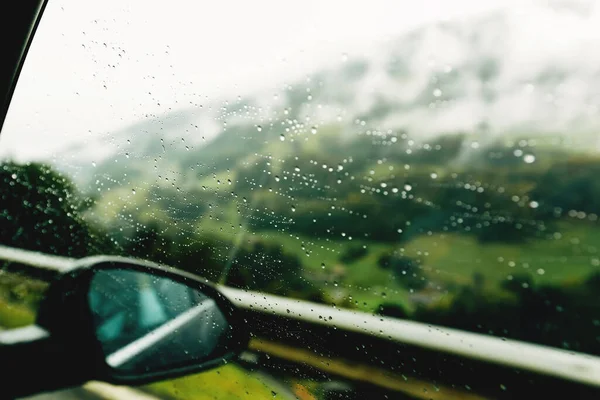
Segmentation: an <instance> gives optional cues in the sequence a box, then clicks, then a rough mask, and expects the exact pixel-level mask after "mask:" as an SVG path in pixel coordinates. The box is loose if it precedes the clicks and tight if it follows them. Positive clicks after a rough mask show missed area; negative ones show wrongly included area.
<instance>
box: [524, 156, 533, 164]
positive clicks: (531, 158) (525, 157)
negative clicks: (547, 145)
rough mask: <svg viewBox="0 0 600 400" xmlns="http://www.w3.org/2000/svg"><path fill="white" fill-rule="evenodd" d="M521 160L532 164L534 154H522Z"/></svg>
mask: <svg viewBox="0 0 600 400" xmlns="http://www.w3.org/2000/svg"><path fill="white" fill-rule="evenodd" d="M523 161H525V163H527V164H532V163H533V162H535V156H534V155H533V154H525V155H524V156H523Z"/></svg>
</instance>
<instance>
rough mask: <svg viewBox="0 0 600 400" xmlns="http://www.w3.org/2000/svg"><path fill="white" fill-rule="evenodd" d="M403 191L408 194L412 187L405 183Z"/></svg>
mask: <svg viewBox="0 0 600 400" xmlns="http://www.w3.org/2000/svg"><path fill="white" fill-rule="evenodd" d="M404 190H406V191H407V192H410V191H411V190H412V186H411V185H409V184H408V183H407V184H406V185H404Z"/></svg>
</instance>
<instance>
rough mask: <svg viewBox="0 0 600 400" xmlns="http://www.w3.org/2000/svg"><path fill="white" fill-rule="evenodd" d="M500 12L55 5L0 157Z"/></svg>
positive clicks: (44, 150) (305, 4)
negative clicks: (413, 32)
mask: <svg viewBox="0 0 600 400" xmlns="http://www.w3.org/2000/svg"><path fill="white" fill-rule="evenodd" d="M507 3H508V2H507V1H496V0H489V1H480V0H452V1H448V0H423V1H419V2H415V1H398V0H391V1H372V0H371V1H368V2H367V1H347V0H345V1H332V0H328V1H322V0H315V1H311V0H302V1H279V0H273V1H224V0H219V1H211V2H204V1H183V0H171V1H148V0H130V1H123V0H103V1H98V0H93V1H88V0H50V1H49V5H48V7H47V9H46V12H45V15H44V17H43V19H42V22H41V24H40V27H39V29H38V32H37V35H36V37H35V39H34V42H33V45H32V47H31V50H30V52H29V56H28V59H27V62H26V64H25V67H24V69H23V71H22V74H21V78H20V81H19V85H18V86H17V89H16V92H15V96H14V97H13V102H12V105H11V109H10V110H9V114H8V118H7V120H6V123H5V126H4V129H3V132H2V135H1V136H0V154H2V155H4V156H6V155H9V156H12V157H16V158H18V159H39V158H48V157H49V156H52V155H53V154H56V153H57V152H58V151H59V150H60V149H61V148H64V147H65V146H68V145H69V144H72V143H74V142H81V141H83V142H85V141H86V140H88V139H89V138H90V137H91V136H93V135H101V134H105V133H107V132H110V131H111V130H116V129H119V128H122V127H124V126H126V125H128V124H131V123H133V122H135V121H137V120H139V119H141V118H144V115H146V114H148V113H156V114H161V113H164V112H166V111H168V109H169V108H172V109H176V108H179V107H185V106H189V104H190V102H191V103H194V104H203V103H207V102H208V101H209V100H211V99H214V98H215V97H216V96H236V95H243V94H244V93H247V92H248V91H249V90H252V89H256V88H259V87H260V88H269V87H273V88H275V87H277V86H276V85H278V84H281V83H282V82H285V79H286V78H289V79H293V78H294V77H298V76H301V75H302V74H306V73H308V72H310V71H313V70H314V69H316V68H318V67H320V66H323V65H325V64H335V63H338V62H340V61H341V59H342V57H344V56H343V54H344V53H347V54H348V56H352V55H353V54H360V52H362V51H368V49H369V48H370V47H369V46H370V45H372V44H373V43H376V42H377V43H379V42H382V41H384V40H386V39H387V38H392V37H396V36H398V35H399V34H400V33H402V32H405V31H407V30H410V29H413V28H415V27H417V26H419V25H422V24H425V23H431V22H433V21H437V20H441V19H452V18H455V17H459V16H465V15H469V14H476V13H481V12H485V11H489V10H491V9H493V8H497V7H500V6H506V5H507Z"/></svg>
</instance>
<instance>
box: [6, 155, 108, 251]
mask: <svg viewBox="0 0 600 400" xmlns="http://www.w3.org/2000/svg"><path fill="white" fill-rule="evenodd" d="M0 200H1V203H0V226H2V229H1V230H0V243H2V244H4V245H7V246H12V247H19V248H23V249H28V250H36V251H41V252H44V253H49V254H56V255H62V256H70V257H83V256H87V255H91V254H99V253H107V252H111V251H113V250H114V247H113V246H112V245H111V243H110V241H109V239H108V237H107V236H106V235H105V234H103V233H102V232H100V231H99V230H98V229H92V227H90V226H89V224H88V223H87V222H86V221H85V219H84V217H83V212H84V211H85V210H86V209H87V208H88V207H90V205H91V204H90V202H88V201H86V199H84V198H82V197H81V196H80V194H79V193H78V192H77V190H76V188H75V186H74V184H73V183H72V182H71V181H70V180H69V179H68V178H67V177H65V176H63V175H62V174H60V173H58V172H57V171H55V170H53V169H52V168H51V167H49V166H47V165H44V164H40V163H27V164H17V163H14V162H5V163H3V164H1V165H0Z"/></svg>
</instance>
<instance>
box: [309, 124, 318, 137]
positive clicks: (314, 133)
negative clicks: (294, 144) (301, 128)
mask: <svg viewBox="0 0 600 400" xmlns="http://www.w3.org/2000/svg"><path fill="white" fill-rule="evenodd" d="M310 133H312V134H313V135H316V134H317V127H316V126H313V127H312V128H310Z"/></svg>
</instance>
